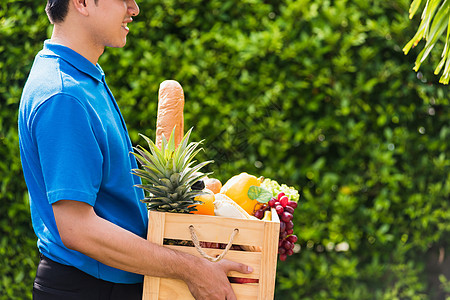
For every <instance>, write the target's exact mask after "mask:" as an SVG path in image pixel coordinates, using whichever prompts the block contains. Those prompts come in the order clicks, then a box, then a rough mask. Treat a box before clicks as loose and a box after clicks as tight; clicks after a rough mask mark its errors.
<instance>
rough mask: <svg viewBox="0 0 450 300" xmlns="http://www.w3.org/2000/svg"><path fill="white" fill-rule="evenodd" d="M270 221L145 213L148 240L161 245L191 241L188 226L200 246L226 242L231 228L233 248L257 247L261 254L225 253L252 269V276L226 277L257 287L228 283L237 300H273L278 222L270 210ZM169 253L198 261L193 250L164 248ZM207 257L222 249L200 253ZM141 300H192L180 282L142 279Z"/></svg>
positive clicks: (244, 252) (273, 211)
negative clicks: (168, 241) (187, 255)
mask: <svg viewBox="0 0 450 300" xmlns="http://www.w3.org/2000/svg"><path fill="white" fill-rule="evenodd" d="M272 216H273V219H272V221H262V220H241V219H232V218H224V217H217V216H206V215H190V214H175V213H161V212H156V211H151V212H149V230H148V240H149V241H151V242H153V243H156V244H158V245H163V241H164V239H177V240H189V241H190V240H191V233H190V230H189V226H190V225H193V226H194V228H195V232H196V235H197V237H198V240H200V241H204V242H213V243H224V244H227V243H228V242H229V239H230V236H231V234H232V232H233V231H234V229H235V228H238V229H239V233H238V234H237V235H236V236H235V237H234V240H233V244H237V245H248V246H259V247H261V249H262V251H261V252H251V251H235V250H229V251H228V253H227V254H226V255H225V258H226V259H229V260H232V261H236V262H241V263H244V264H246V265H249V266H251V267H252V268H253V273H251V274H242V273H238V272H230V273H229V274H228V276H230V277H242V278H257V279H259V283H245V284H237V283H232V284H231V286H232V287H233V290H234V292H235V294H236V297H237V299H238V300H244V299H245V300H253V299H254V300H262V299H273V295H274V289H275V273H276V267H277V253H278V238H279V231H280V220H279V219H278V215H277V213H276V212H275V210H274V209H272ZM164 246H165V247H169V248H172V249H176V250H179V251H183V252H187V253H190V254H192V255H195V256H199V257H201V255H200V254H199V253H198V251H197V249H196V248H195V247H187V246H172V245H164ZM203 250H204V251H205V252H206V253H207V254H208V255H210V256H213V257H215V256H217V255H219V254H220V253H222V251H223V249H210V248H204V249H203ZM142 299H143V300H162V299H171V300H188V299H189V300H190V299H194V298H193V297H192V295H191V293H190V292H189V289H188V287H187V285H186V284H185V283H184V281H182V280H176V279H168V278H160V277H151V276H145V278H144V291H143V298H142Z"/></svg>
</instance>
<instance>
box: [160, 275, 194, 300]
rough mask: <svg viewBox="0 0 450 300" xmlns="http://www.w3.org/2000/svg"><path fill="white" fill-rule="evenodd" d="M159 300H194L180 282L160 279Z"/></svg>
mask: <svg viewBox="0 0 450 300" xmlns="http://www.w3.org/2000/svg"><path fill="white" fill-rule="evenodd" d="M159 290H160V294H159V300H194V297H193V296H192V295H191V292H190V291H189V288H188V287H187V285H186V283H184V281H182V280H178V279H171V278H161V286H160V288H159Z"/></svg>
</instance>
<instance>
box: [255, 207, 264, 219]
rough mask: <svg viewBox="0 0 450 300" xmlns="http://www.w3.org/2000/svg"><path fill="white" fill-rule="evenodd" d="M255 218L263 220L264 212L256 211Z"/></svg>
mask: <svg viewBox="0 0 450 300" xmlns="http://www.w3.org/2000/svg"><path fill="white" fill-rule="evenodd" d="M255 217H257V218H258V219H260V220H261V219H262V218H263V217H264V212H263V211H262V210H260V209H258V210H257V211H255Z"/></svg>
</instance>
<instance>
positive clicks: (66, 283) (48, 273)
mask: <svg viewBox="0 0 450 300" xmlns="http://www.w3.org/2000/svg"><path fill="white" fill-rule="evenodd" d="M142 287H143V285H142V283H137V284H122V283H113V282H109V281H104V280H101V279H97V278H95V277H93V276H91V275H89V274H86V273H84V272H83V271H80V270H78V269H77V268H75V267H71V266H66V265H62V264H60V263H57V262H55V261H53V260H51V259H49V258H47V257H45V256H43V255H41V261H40V262H39V265H38V268H37V272H36V278H35V280H34V285H33V299H34V300H91V299H92V300H94V299H95V300H113V299H117V300H124V299H125V300H134V299H142Z"/></svg>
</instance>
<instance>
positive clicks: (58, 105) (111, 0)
mask: <svg viewBox="0 0 450 300" xmlns="http://www.w3.org/2000/svg"><path fill="white" fill-rule="evenodd" d="M46 11H47V14H48V16H49V19H50V21H51V22H52V23H53V24H54V29H53V33H52V37H51V39H50V40H49V41H46V42H45V44H44V48H43V50H42V51H41V52H39V54H38V55H37V56H36V59H35V61H34V64H33V67H32V69H31V72H30V75H29V78H28V80H27V83H26V85H25V88H24V91H23V95H22V99H21V102H20V109H19V110H20V111H19V138H20V151H21V158H22V166H23V171H24V176H25V180H26V182H27V186H28V190H29V194H30V207H31V215H32V221H33V228H34V230H35V232H36V235H37V236H38V247H39V250H40V253H41V261H40V263H39V266H38V269H37V274H36V278H35V282H34V287H33V297H34V299H37V300H39V299H83V300H84V299H140V298H141V295H142V279H143V276H142V275H151V276H159V277H171V278H178V279H181V280H184V281H185V282H186V284H187V285H188V286H189V289H190V291H191V293H192V294H193V295H194V297H196V299H235V295H234V293H233V290H232V289H231V286H230V284H229V282H228V279H227V276H226V274H227V273H228V272H229V271H231V270H234V271H239V272H242V273H249V272H251V269H250V268H248V267H247V266H245V265H243V264H238V263H234V262H231V261H227V260H222V261H220V262H217V263H211V262H209V261H207V260H205V259H200V258H196V257H194V256H191V255H188V254H184V253H181V252H177V251H172V250H170V249H167V248H163V247H161V246H158V245H155V244H152V243H150V242H148V241H146V240H145V235H146V229H147V222H148V219H147V212H146V207H145V205H144V204H142V203H141V202H140V199H143V194H142V191H141V190H139V189H137V188H135V187H133V186H134V185H135V184H136V183H138V180H139V179H137V177H136V176H133V175H131V174H130V170H131V169H132V168H137V165H136V161H135V159H134V158H133V156H132V155H130V151H132V148H131V142H130V139H129V136H128V132H127V129H126V126H125V122H124V120H123V118H122V115H121V114H120V110H119V108H118V106H117V103H116V102H115V100H114V97H113V96H112V93H111V91H110V90H109V88H108V86H107V84H106V81H105V76H104V73H103V71H102V69H101V68H100V66H99V65H98V64H97V61H98V58H99V57H100V55H101V54H102V53H103V51H104V48H105V47H106V46H109V47H123V46H125V43H126V36H127V34H128V32H129V28H128V26H127V25H128V24H129V23H130V22H131V21H132V17H133V16H136V15H137V14H138V13H139V8H138V6H137V4H136V2H135V1H134V0H48V3H47V8H46Z"/></svg>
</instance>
